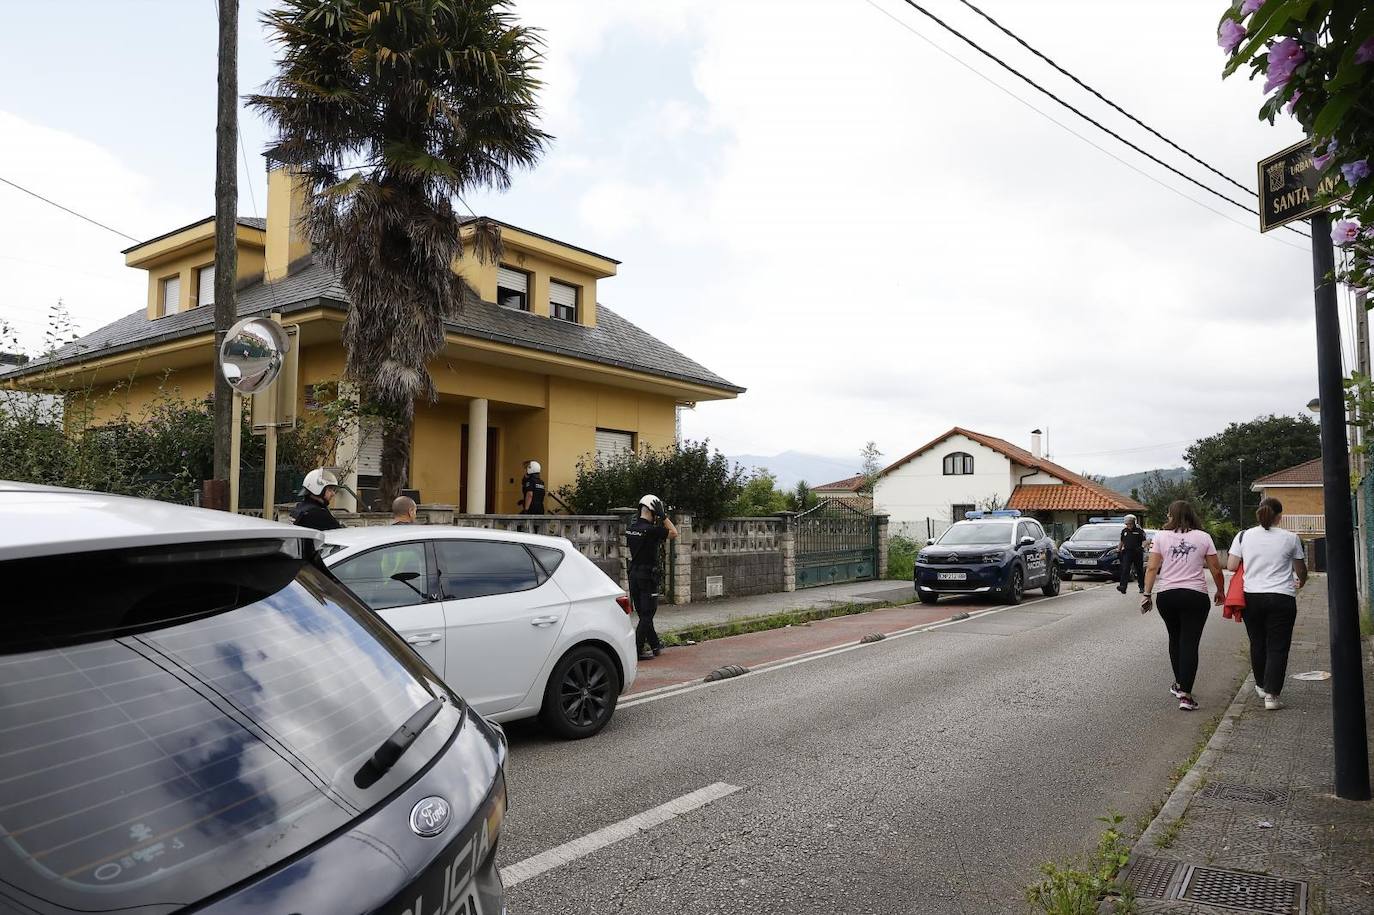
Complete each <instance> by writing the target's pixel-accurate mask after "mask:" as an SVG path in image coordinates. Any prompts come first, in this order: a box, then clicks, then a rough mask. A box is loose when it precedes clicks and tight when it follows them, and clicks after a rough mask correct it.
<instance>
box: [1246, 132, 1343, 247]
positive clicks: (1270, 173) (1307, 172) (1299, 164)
mask: <svg viewBox="0 0 1374 915" xmlns="http://www.w3.org/2000/svg"><path fill="white" fill-rule="evenodd" d="M1335 189H1336V179H1335V178H1334V177H1333V176H1331V175H1328V176H1327V177H1326V179H1325V180H1322V179H1321V172H1319V171H1318V170H1317V168H1316V166H1314V165H1313V164H1312V141H1311V140H1303V141H1302V142H1301V143H1294V144H1293V145H1292V146H1290V147H1288V148H1287V149H1285V150H1284V151H1283V152H1280V153H1275V154H1274V155H1272V156H1270V157H1269V158H1267V159H1261V160H1260V163H1259V200H1260V208H1259V209H1260V231H1261V232H1268V231H1269V230H1270V229H1277V228H1278V227H1279V226H1285V225H1287V224H1288V223H1290V222H1294V221H1296V220H1299V219H1303V218H1305V217H1308V216H1311V215H1312V214H1313V213H1319V212H1321V211H1322V210H1325V209H1327V208H1328V207H1330V206H1331V204H1332V203H1333V202H1334V199H1333V198H1330V197H1329V196H1327V195H1330V194H1331V193H1332V192H1333V191H1335Z"/></svg>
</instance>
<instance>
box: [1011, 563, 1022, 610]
mask: <svg viewBox="0 0 1374 915" xmlns="http://www.w3.org/2000/svg"><path fill="white" fill-rule="evenodd" d="M1025 591H1026V573H1025V572H1022V571H1021V567H1020V566H1015V567H1013V568H1012V570H1011V580H1010V581H1009V582H1008V583H1007V602H1008V603H1011V604H1019V603H1021V598H1022V596H1023V595H1024V594H1025Z"/></svg>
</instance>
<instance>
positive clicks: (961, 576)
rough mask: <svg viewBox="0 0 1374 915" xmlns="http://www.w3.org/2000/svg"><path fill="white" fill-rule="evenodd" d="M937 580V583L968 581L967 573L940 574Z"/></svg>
mask: <svg viewBox="0 0 1374 915" xmlns="http://www.w3.org/2000/svg"><path fill="white" fill-rule="evenodd" d="M938 580H939V581H968V573H967V572H941V573H939V577H938Z"/></svg>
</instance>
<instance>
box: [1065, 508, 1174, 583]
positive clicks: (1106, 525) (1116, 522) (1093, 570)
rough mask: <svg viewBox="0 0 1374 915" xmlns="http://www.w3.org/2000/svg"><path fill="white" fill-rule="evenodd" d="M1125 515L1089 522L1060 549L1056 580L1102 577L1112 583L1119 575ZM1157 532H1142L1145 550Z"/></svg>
mask: <svg viewBox="0 0 1374 915" xmlns="http://www.w3.org/2000/svg"><path fill="white" fill-rule="evenodd" d="M1125 527H1126V517H1125V516H1124V515H1122V516H1120V517H1116V518H1089V519H1088V523H1087V524H1084V525H1080V526H1079V528H1078V530H1076V531H1074V532H1073V536H1071V537H1069V539H1068V540H1065V541H1064V542H1063V543H1061V544H1060V545H1059V577H1061V578H1063V579H1064V580H1065V581H1072V580H1073V577H1074V576H1075V575H1078V576H1081V577H1084V578H1087V577H1093V578H1097V577H1105V578H1109V579H1112V580H1113V581H1114V580H1116V579H1117V578H1119V577H1120V575H1121V556H1120V555H1119V553H1118V550H1119V549H1120V548H1121V532H1122V530H1124V529H1125ZM1156 533H1158V531H1154V530H1150V529H1149V528H1146V529H1145V543H1146V550H1147V551H1148V550H1149V543H1150V541H1152V540H1154V535H1155V534H1156Z"/></svg>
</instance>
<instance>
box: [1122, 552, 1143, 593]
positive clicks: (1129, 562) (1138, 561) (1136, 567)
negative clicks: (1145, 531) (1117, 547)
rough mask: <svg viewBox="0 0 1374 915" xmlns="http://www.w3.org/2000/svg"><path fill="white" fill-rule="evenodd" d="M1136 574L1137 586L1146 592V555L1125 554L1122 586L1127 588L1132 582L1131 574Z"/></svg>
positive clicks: (1123, 556) (1139, 553)
mask: <svg viewBox="0 0 1374 915" xmlns="http://www.w3.org/2000/svg"><path fill="white" fill-rule="evenodd" d="M1132 571H1134V572H1135V580H1136V584H1137V585H1139V586H1140V590H1142V591H1144V590H1145V553H1144V552H1134V553H1132V552H1125V553H1122V554H1121V581H1120V586H1121V587H1123V588H1124V587H1126V585H1127V583H1128V582H1130V580H1131V572H1132Z"/></svg>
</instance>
